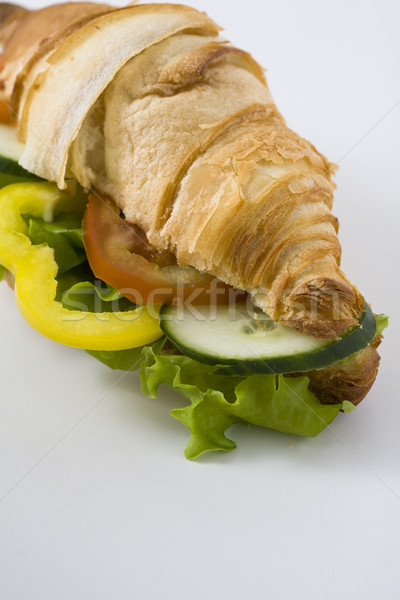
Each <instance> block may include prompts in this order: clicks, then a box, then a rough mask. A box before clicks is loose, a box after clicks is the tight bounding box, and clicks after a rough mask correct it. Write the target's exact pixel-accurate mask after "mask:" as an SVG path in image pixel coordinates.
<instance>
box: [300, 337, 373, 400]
mask: <svg viewBox="0 0 400 600" xmlns="http://www.w3.org/2000/svg"><path fill="white" fill-rule="evenodd" d="M380 342H381V336H378V337H376V338H375V340H374V341H373V342H372V343H371V344H370V345H369V346H367V348H364V350H361V351H360V352H357V354H354V355H353V356H351V357H349V358H347V359H346V360H344V361H341V362H339V363H336V364H334V365H332V366H331V367H327V368H326V369H320V370H318V371H310V372H309V373H305V374H306V375H307V377H309V378H310V389H311V390H312V391H313V392H314V393H315V394H316V396H317V398H318V399H319V401H320V402H322V403H323V404H337V403H339V402H343V401H344V400H347V401H348V402H351V403H352V404H354V405H355V406H356V405H357V404H359V403H360V402H361V400H363V398H365V396H366V395H367V393H368V392H369V390H370V389H371V387H372V385H373V383H374V381H375V379H376V376H377V374H378V367H379V361H380V356H379V354H378V352H377V351H376V349H377V347H378V346H379V344H380Z"/></svg>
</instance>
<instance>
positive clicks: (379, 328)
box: [375, 313, 389, 335]
mask: <svg viewBox="0 0 400 600" xmlns="http://www.w3.org/2000/svg"><path fill="white" fill-rule="evenodd" d="M375 321H376V335H382V333H383V331H384V330H385V329H386V327H388V326H389V317H387V316H386V315H384V314H382V313H381V314H379V315H375Z"/></svg>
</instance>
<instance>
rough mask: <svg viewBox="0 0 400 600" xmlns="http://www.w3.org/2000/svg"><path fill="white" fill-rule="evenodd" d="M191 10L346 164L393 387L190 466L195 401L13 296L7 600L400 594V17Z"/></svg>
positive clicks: (235, 5) (384, 7) (5, 300)
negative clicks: (316, 428) (300, 434)
mask: <svg viewBox="0 0 400 600" xmlns="http://www.w3.org/2000/svg"><path fill="white" fill-rule="evenodd" d="M39 4H40V5H42V4H44V3H40V2H37V3H36V2H35V3H34V2H30V3H29V6H30V7H32V6H36V5H39ZM192 4H193V5H195V6H197V7H199V8H202V9H204V10H206V11H207V12H209V13H210V14H211V16H213V17H214V18H215V19H216V20H217V21H218V22H220V23H221V24H223V25H224V26H225V27H226V34H227V36H228V37H229V38H230V39H232V40H234V41H235V42H236V44H237V45H239V46H242V47H243V48H245V49H247V50H250V51H251V52H252V53H253V54H254V55H255V57H256V58H257V59H258V60H259V61H260V62H261V63H262V64H263V65H264V66H266V67H268V81H269V84H270V87H271V89H272V92H273V94H274V97H275V99H276V102H277V104H278V107H279V109H280V110H281V112H282V113H283V115H284V116H285V117H286V119H287V122H288V124H289V125H290V126H291V127H292V128H293V129H295V130H296V131H298V132H299V133H301V134H302V135H304V136H305V137H308V138H309V139H311V140H312V141H313V143H314V144H315V145H316V146H317V147H318V148H319V149H320V150H321V151H323V152H324V153H325V154H326V155H327V156H328V157H329V158H330V159H331V160H334V161H336V162H340V171H339V174H338V176H337V183H338V190H337V194H336V204H335V214H336V215H337V216H338V217H339V219H340V221H341V231H340V237H341V241H342V245H343V266H344V268H345V270H346V271H347V273H348V275H349V276H350V278H351V279H353V280H355V281H357V282H358V284H359V287H360V289H361V290H362V291H363V292H364V294H365V296H366V297H367V298H368V300H369V301H370V302H371V303H372V305H373V307H374V309H375V310H376V311H377V312H386V313H387V314H390V315H391V316H392V321H391V327H390V330H389V331H388V333H387V334H386V337H385V341H384V344H383V346H382V348H381V355H382V366H381V369H380V374H379V377H378V380H377V382H376V384H375V386H374V388H373V390H372V392H371V393H370V394H369V396H368V398H367V399H366V400H365V401H364V402H363V404H362V405H361V406H360V407H359V408H358V409H357V410H356V411H354V412H353V413H352V414H350V415H346V416H344V415H339V417H338V418H337V420H336V421H335V423H334V425H333V426H332V427H331V428H330V430H327V431H325V432H324V433H323V434H322V435H321V436H320V437H318V438H317V439H312V440H309V439H299V438H295V437H292V436H284V435H279V434H276V433H273V432H268V431H265V430H258V429H256V428H251V429H250V428H249V429H247V428H245V427H239V426H238V427H235V428H233V429H232V430H230V432H229V433H230V434H231V436H232V438H233V439H235V441H236V442H237V443H238V449H237V450H235V451H234V452H233V453H231V454H227V455H225V454H222V455H215V454H213V455H208V456H207V457H206V458H203V459H201V460H199V461H198V462H197V463H191V462H189V461H187V460H186V459H185V458H184V457H183V448H184V445H185V443H186V441H187V437H188V436H187V433H186V430H185V429H184V427H183V426H182V425H181V424H179V423H178V422H176V421H174V420H173V419H172V418H171V417H169V415H168V411H169V409H170V408H172V407H176V406H179V405H180V402H181V401H180V399H179V398H178V397H177V396H175V395H174V394H173V393H170V392H168V391H167V390H164V391H162V393H161V394H160V398H159V399H158V400H156V401H151V400H146V399H145V398H143V397H142V396H141V394H140V391H139V385H138V378H137V376H136V375H135V374H129V375H126V376H121V374H116V373H113V372H111V371H108V370H107V369H106V367H103V366H102V365H101V364H99V363H96V361H94V360H93V359H91V358H90V357H89V356H86V355H85V353H83V352H80V351H74V350H71V349H68V348H63V347H60V346H57V345H56V344H53V343H52V342H50V341H47V340H45V339H43V338H41V337H40V335H38V334H36V333H35V332H34V331H32V330H31V329H30V328H29V327H28V325H26V324H25V323H24V322H23V320H22V318H21V317H20V316H19V314H18V312H17V310H16V308H15V306H14V303H13V297H12V293H11V292H10V290H9V289H7V287H6V286H5V285H2V286H0V308H1V325H0V327H1V338H0V364H1V380H2V387H1V397H0V456H1V461H0V497H1V498H2V499H1V500H0V528H1V531H0V552H1V556H0V564H1V568H0V598H1V600H27V599H29V600H67V599H68V600H69V599H74V600H81V599H82V600H86V599H91V598H96V600H103V599H109V598H113V599H117V600H125V599H132V598H138V599H153V598H173V599H174V600H181V599H185V600H186V599H187V598H189V599H190V600H200V599H202V600H203V599H204V598H207V599H211V600H214V599H217V598H223V599H225V598H229V599H230V600H237V599H251V600H254V599H258V598H271V599H272V600H289V599H290V600H292V599H293V598H296V600H306V599H307V600H314V599H315V600H317V599H318V600H319V599H321V598H323V599H324V600H339V599H340V600H350V599H351V600H376V598H382V599H384V600H397V599H398V598H399V597H400V570H399V567H398V562H399V552H400V469H399V462H400V435H399V420H400V397H399V396H400V394H399V386H398V381H399V379H398V378H399V375H400V372H399V367H398V343H397V340H396V336H397V338H398V336H399V335H400V328H399V319H398V306H399V269H398V262H399V258H400V247H399V241H398V240H399V233H398V227H399V225H398V224H399V221H400V209H399V206H400V198H399V187H398V172H399V150H398V148H399V144H398V136H399V132H400V128H399V126H400V69H399V55H400V43H399V37H398V24H399V18H400V10H399V4H398V2H397V0H392V1H389V0H387V1H383V0H380V1H379V2H367V1H361V0H360V1H355V0H352V1H339V0H336V1H335V2H320V1H317V0H315V1H312V0H302V2H298V1H297V0H292V1H288V0H286V1H282V0H281V1H280V2H279V3H278V2H276V3H273V2H261V1H260V0H258V1H257V0H246V2H245V3H243V2H240V3H239V2H232V1H228V0H226V1H225V0H195V1H193V2H192ZM396 103H398V104H397V105H396ZM395 105H396V106H395ZM393 107H394V108H393Z"/></svg>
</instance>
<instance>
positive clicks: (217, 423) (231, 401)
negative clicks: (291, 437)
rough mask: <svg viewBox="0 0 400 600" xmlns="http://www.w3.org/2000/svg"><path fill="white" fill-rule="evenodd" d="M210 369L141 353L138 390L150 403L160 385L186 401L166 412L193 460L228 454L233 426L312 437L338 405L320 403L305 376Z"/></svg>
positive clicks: (184, 359) (183, 358)
mask: <svg viewBox="0 0 400 600" xmlns="http://www.w3.org/2000/svg"><path fill="white" fill-rule="evenodd" d="M214 370H215V367H210V366H209V365H203V364H200V363H198V362H197V361H195V360H192V359H190V358H188V357H186V356H177V355H172V356H171V355H166V356H164V355H162V354H160V355H157V354H156V353H155V352H154V351H153V349H152V348H148V347H146V348H144V349H143V362H142V365H141V371H140V376H141V381H142V391H143V392H144V394H145V395H147V396H148V397H150V398H154V397H155V396H156V395H157V391H158V388H159V386H160V385H161V384H162V383H165V384H166V385H167V386H169V387H171V388H172V389H174V390H175V391H176V392H178V393H179V394H180V395H181V396H183V397H184V398H185V399H186V400H188V401H189V402H190V404H189V405H188V406H186V407H184V408H178V409H175V410H172V411H171V414H172V416H173V417H175V418H176V419H178V421H180V422H181V423H183V424H184V425H185V426H186V427H187V428H188V429H189V432H190V434H191V435H190V440H189V443H188V445H187V447H186V450H185V455H186V457H187V458H189V459H195V458H197V457H198V456H200V455H201V454H202V453H203V452H208V451H210V450H224V451H229V450H233V449H234V448H236V444H235V442H233V441H232V440H230V439H229V438H227V437H226V435H225V432H226V430H227V429H228V428H229V427H230V426H231V425H233V424H235V423H250V424H252V425H258V426H261V427H266V428H268V429H274V430H276V431H281V432H284V433H291V434H295V435H303V436H316V435H318V434H319V433H320V432H321V431H322V430H323V429H324V428H325V427H326V426H327V425H329V423H331V422H332V421H333V419H334V418H335V417H336V415H337V413H338V412H339V410H340V409H341V407H342V404H341V403H340V404H334V405H326V404H321V403H320V402H319V401H318V400H317V398H316V396H315V395H314V394H313V393H312V392H311V391H310V390H309V389H308V384H309V379H308V378H307V377H305V376H299V377H285V376H283V375H279V376H275V375H258V374H257V375H250V376H248V377H244V378H240V377H231V376H224V375H217V374H215V373H214Z"/></svg>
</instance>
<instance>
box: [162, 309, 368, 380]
mask: <svg viewBox="0 0 400 600" xmlns="http://www.w3.org/2000/svg"><path fill="white" fill-rule="evenodd" d="M257 310H258V309H251V311H249V309H248V307H247V306H246V305H243V304H242V305H236V307H229V306H217V307H213V315H210V307H207V306H201V307H196V308H192V309H191V310H189V309H188V308H177V307H176V306H164V307H163V308H162V310H161V313H160V319H161V329H162V330H163V331H164V333H165V335H166V336H167V337H168V338H169V339H170V340H171V342H172V343H173V344H174V345H175V346H176V347H177V348H178V349H179V350H181V352H183V354H186V355H187V356H190V357H191V358H193V359H195V360H198V361H199V362H203V363H208V364H212V365H226V367H221V369H219V373H221V374H222V373H224V374H231V375H241V374H245V373H299V372H300V373H301V372H304V371H311V370H313V369H321V368H324V367H327V366H329V365H331V364H333V363H335V362H338V361H340V360H343V359H344V358H346V357H347V356H350V355H351V354H354V353H355V352H358V351H359V350H361V349H362V348H365V346H367V345H368V344H369V343H370V341H371V340H372V339H373V337H374V336H375V333H376V323H375V318H374V316H373V314H372V312H371V309H370V308H369V306H368V305H367V304H366V305H365V311H364V312H363V313H362V315H361V317H360V321H359V323H360V324H359V325H358V326H357V327H355V328H353V329H351V330H350V331H349V332H347V333H346V334H344V335H343V336H340V337H337V338H335V339H333V340H332V339H331V340H326V339H321V338H314V337H312V336H309V335H304V334H302V333H298V332H297V331H295V330H294V329H292V328H290V327H287V326H285V325H281V324H279V323H275V322H274V321H273V320H272V319H271V318H270V317H268V315H265V314H264V313H261V312H257ZM233 312H234V318H232V316H233ZM249 312H250V314H249ZM251 313H252V314H251Z"/></svg>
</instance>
